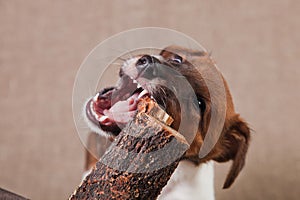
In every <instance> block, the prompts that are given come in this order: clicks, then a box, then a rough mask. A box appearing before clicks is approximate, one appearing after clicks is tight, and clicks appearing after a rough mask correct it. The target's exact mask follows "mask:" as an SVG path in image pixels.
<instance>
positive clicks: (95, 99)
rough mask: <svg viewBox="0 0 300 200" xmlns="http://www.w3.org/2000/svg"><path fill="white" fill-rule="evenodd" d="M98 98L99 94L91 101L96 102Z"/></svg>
mask: <svg viewBox="0 0 300 200" xmlns="http://www.w3.org/2000/svg"><path fill="white" fill-rule="evenodd" d="M98 97H99V93H97V94H96V95H95V96H94V97H93V101H97V100H98Z"/></svg>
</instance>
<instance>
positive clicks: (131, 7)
mask: <svg viewBox="0 0 300 200" xmlns="http://www.w3.org/2000/svg"><path fill="white" fill-rule="evenodd" d="M123 2H124V1H122V0H120V1H75V0H73V1H65V2H61V1H57V2H55V1H45V2H44V1H14V0H10V1H5V0H0V113H1V116H0V134H1V135H0V187H2V188H6V189H8V190H11V191H14V192H16V193H19V194H22V195H24V196H27V197H29V198H32V199H45V200H47V199H66V198H67V197H68V195H69V194H70V193H71V192H72V191H73V189H74V188H75V187H76V186H77V184H78V183H79V181H80V178H81V173H82V170H83V161H84V151H83V150H84V149H83V146H82V145H81V143H80V140H79V138H78V136H77V133H76V130H75V126H74V123H73V118H72V109H71V96H72V87H73V82H74V79H75V75H76V72H77V70H78V68H79V66H80V64H81V62H82V61H83V59H84V58H85V56H87V54H88V53H89V51H91V49H92V48H93V47H94V46H96V45H97V44H98V43H99V42H101V41H103V40H104V39H106V38H107V37H109V36H112V35H113V34H116V33H118V32H120V31H123V30H127V29H130V28H135V27H144V26H161V27H166V28H172V29H176V30H178V31H181V32H184V33H186V34H187V35H190V36H191V37H193V38H194V39H196V40H197V41H198V42H200V43H201V44H202V45H203V46H204V47H206V49H208V50H210V51H212V53H213V57H214V58H215V60H216V61H217V63H218V66H219V68H220V69H221V71H222V72H223V73H224V75H225V77H226V78H227V80H228V82H229V85H230V87H231V90H232V93H233V96H234V99H235V104H236V107H237V110H238V111H239V112H240V113H241V114H242V116H243V117H244V118H245V119H247V121H248V122H249V123H250V124H251V127H252V128H253V129H254V130H255V132H253V135H252V136H253V138H252V144H251V147H250V150H249V154H248V158H247V165H246V167H245V169H244V170H243V172H242V174H241V175H240V176H239V178H238V179H237V181H236V183H235V184H234V185H233V187H232V188H231V189H229V190H221V185H222V183H223V181H224V179H225V175H226V172H227V169H228V167H229V165H228V164H227V165H217V166H216V170H217V173H216V178H215V179H216V196H217V198H218V199H220V200H225V199H298V198H299V196H300V191H299V185H300V180H299V179H300V156H299V152H300V145H299V142H298V140H299V139H300V136H299V127H298V125H299V119H300V114H299V102H300V93H299V84H300V67H299V55H300V51H299V49H300V48H299V46H300V36H299V35H300V34H299V32H300V29H299V22H298V21H299V11H300V5H299V1H297V0H294V1H273V0H268V1H260V0H253V1H238V0H234V1H227V2H226V3H225V2H223V3H222V2H221V1H205V2H204V1H202V2H201V1H180V0H176V1H175V0H174V1H147V2H146V1H128V2H127V4H125V3H123ZM297 26H298V27H297Z"/></svg>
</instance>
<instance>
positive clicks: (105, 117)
mask: <svg viewBox="0 0 300 200" xmlns="http://www.w3.org/2000/svg"><path fill="white" fill-rule="evenodd" d="M106 119H108V117H107V116H106V115H103V116H102V117H100V118H99V121H100V122H104V121H105V120H106Z"/></svg>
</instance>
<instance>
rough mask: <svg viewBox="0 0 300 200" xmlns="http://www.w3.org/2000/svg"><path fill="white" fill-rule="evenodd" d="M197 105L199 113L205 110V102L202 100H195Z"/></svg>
mask: <svg viewBox="0 0 300 200" xmlns="http://www.w3.org/2000/svg"><path fill="white" fill-rule="evenodd" d="M197 104H198V107H199V109H200V111H201V112H204V111H205V109H206V104H205V101H204V100H203V99H202V98H198V99H197Z"/></svg>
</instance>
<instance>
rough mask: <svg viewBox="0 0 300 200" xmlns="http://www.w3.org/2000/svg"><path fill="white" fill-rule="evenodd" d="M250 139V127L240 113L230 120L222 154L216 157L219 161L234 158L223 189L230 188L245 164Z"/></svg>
mask: <svg viewBox="0 0 300 200" xmlns="http://www.w3.org/2000/svg"><path fill="white" fill-rule="evenodd" d="M249 140H250V129H249V127H248V125H247V123H246V122H244V121H243V120H242V119H241V118H240V117H239V116H238V115H237V116H235V117H234V118H233V119H231V120H230V126H229V128H227V129H226V131H225V133H224V140H223V142H222V143H223V145H222V156H221V157H219V158H217V159H215V160H216V161H218V162H225V161H228V160H232V161H233V163H232V165H231V168H230V171H229V173H228V174H227V177H226V180H225V183H224V185H223V189H225V188H229V187H230V186H231V185H232V183H233V182H234V180H235V179H236V177H237V176H238V174H239V173H240V171H241V170H242V168H243V167H244V165H245V158H246V153H247V150H248V145H249Z"/></svg>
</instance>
